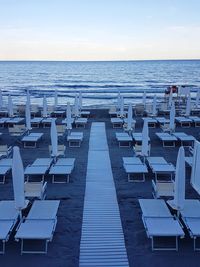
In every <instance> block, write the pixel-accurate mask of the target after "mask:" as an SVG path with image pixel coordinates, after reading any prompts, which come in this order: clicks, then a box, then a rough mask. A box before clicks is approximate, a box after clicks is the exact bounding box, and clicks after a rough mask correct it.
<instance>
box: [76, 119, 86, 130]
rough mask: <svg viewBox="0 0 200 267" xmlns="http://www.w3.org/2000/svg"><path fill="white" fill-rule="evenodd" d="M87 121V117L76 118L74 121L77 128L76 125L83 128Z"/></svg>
mask: <svg viewBox="0 0 200 267" xmlns="http://www.w3.org/2000/svg"><path fill="white" fill-rule="evenodd" d="M87 122H88V119H87V118H78V119H76V120H75V121H74V123H75V125H76V128H78V127H84V128H85V126H86V124H87Z"/></svg>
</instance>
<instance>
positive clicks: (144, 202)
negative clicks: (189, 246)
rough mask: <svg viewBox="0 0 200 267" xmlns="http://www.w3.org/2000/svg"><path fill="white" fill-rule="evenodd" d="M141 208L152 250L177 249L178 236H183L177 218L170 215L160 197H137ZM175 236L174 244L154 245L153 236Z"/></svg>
mask: <svg viewBox="0 0 200 267" xmlns="http://www.w3.org/2000/svg"><path fill="white" fill-rule="evenodd" d="M139 204H140V207H141V210H142V220H143V224H144V227H145V230H146V233H147V237H148V238H151V248H152V250H153V251H154V250H176V251H177V250H178V238H179V237H180V238H183V237H184V236H185V234H184V232H183V229H182V227H181V225H180V223H179V221H178V220H177V219H175V217H173V216H172V214H171V213H170V211H169V209H168V207H167V205H166V203H165V202H164V200H162V199H139ZM159 237H162V238H165V237H168V238H169V237H172V238H175V246H169V247H168V246H164V245H166V243H164V244H163V246H158V245H157V246H156V245H155V240H154V239H155V238H159Z"/></svg>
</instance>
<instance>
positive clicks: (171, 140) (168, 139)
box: [156, 133, 178, 147]
mask: <svg viewBox="0 0 200 267" xmlns="http://www.w3.org/2000/svg"><path fill="white" fill-rule="evenodd" d="M156 135H157V136H158V138H159V139H160V140H161V141H162V144H163V147H175V143H176V141H177V140H178V139H177V137H176V136H174V135H171V134H169V133H156Z"/></svg>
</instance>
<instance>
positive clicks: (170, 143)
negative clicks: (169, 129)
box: [156, 132, 196, 147]
mask: <svg viewBox="0 0 200 267" xmlns="http://www.w3.org/2000/svg"><path fill="white" fill-rule="evenodd" d="M156 135H157V136H158V138H159V139H160V140H161V141H162V144H163V147H175V144H176V143H177V142H179V143H180V144H181V145H182V146H191V145H193V143H194V141H195V140H196V139H195V138H194V136H192V135H188V134H186V133H183V132H176V133H172V134H169V133H156Z"/></svg>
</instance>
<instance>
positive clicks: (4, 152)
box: [0, 145, 12, 158]
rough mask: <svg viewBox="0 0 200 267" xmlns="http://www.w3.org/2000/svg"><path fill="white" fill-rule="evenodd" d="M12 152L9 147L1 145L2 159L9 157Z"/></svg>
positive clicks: (0, 153)
mask: <svg viewBox="0 0 200 267" xmlns="http://www.w3.org/2000/svg"><path fill="white" fill-rule="evenodd" d="M11 150H12V147H8V145H0V158H3V157H9V155H10V153H11Z"/></svg>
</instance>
